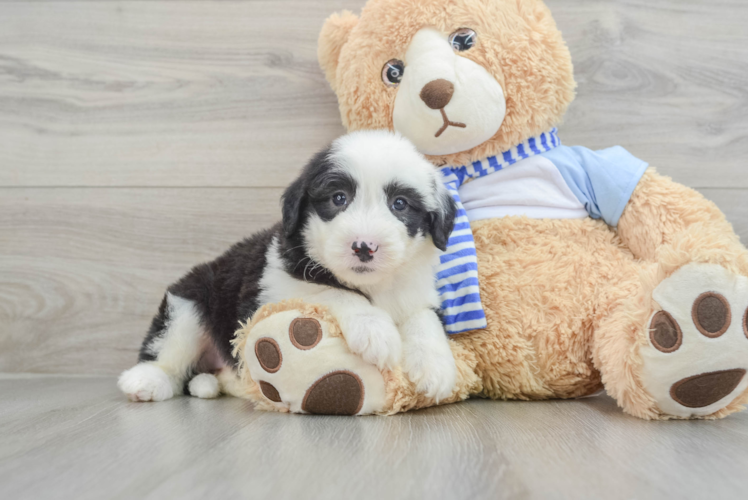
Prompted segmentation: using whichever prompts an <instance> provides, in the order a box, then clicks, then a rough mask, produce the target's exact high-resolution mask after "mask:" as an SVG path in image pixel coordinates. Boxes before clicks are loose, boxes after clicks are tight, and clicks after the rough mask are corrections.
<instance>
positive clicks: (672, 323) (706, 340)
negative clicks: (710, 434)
mask: <svg viewBox="0 0 748 500" xmlns="http://www.w3.org/2000/svg"><path fill="white" fill-rule="evenodd" d="M652 297H653V298H654V300H655V301H656V302H657V303H658V304H659V305H660V306H661V307H662V310H661V311H656V312H654V314H653V315H652V317H651V319H650V324H649V339H648V344H647V345H646V346H645V347H643V348H642V351H641V354H642V360H643V363H644V366H643V368H644V370H643V379H642V382H643V383H644V386H645V387H646V389H647V391H648V392H649V393H650V394H651V395H652V397H653V398H654V399H655V400H656V404H657V406H658V407H659V410H660V411H661V412H662V413H664V414H667V415H671V416H674V417H681V418H693V417H706V416H710V415H713V414H714V413H716V412H718V411H720V410H722V409H723V408H725V407H727V406H728V405H729V404H730V403H732V402H733V401H735V400H736V399H737V398H738V397H739V396H741V395H743V393H744V392H745V391H746V388H747V387H748V376H747V375H746V371H748V278H746V277H743V276H738V275H734V274H732V273H730V272H729V271H727V270H726V269H724V268H723V267H721V266H718V265H714V264H688V265H686V266H684V267H682V268H680V269H679V270H678V271H676V272H675V273H673V274H672V275H671V276H670V277H668V278H667V279H665V280H663V281H662V282H661V283H660V284H659V285H658V286H657V288H655V290H654V293H653V294H652Z"/></svg>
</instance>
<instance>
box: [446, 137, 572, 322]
mask: <svg viewBox="0 0 748 500" xmlns="http://www.w3.org/2000/svg"><path fill="white" fill-rule="evenodd" d="M556 132H557V131H556V129H555V128H554V129H552V130H551V131H550V132H544V133H542V134H540V135H539V136H536V137H531V138H530V139H528V140H527V141H525V142H523V143H522V144H518V145H517V146H515V147H513V148H511V149H510V150H509V151H505V152H503V153H502V154H501V155H497V156H489V157H488V158H486V159H484V160H481V161H475V162H473V163H472V164H471V165H468V166H464V165H463V166H461V167H444V168H442V169H441V174H442V182H443V183H444V185H445V186H446V187H447V190H448V191H449V192H450V193H451V194H452V197H453V198H454V200H455V202H456V203H457V216H456V217H455V227H454V229H453V230H452V234H451V235H450V236H449V241H447V251H446V252H444V253H443V254H442V255H441V257H440V262H439V265H438V266H437V268H436V280H437V281H436V286H437V288H438V290H439V298H440V300H441V308H442V312H443V314H444V324H445V328H446V330H447V333H450V334H453V333H461V332H466V331H468V330H479V329H482V328H485V327H486V326H487V324H486V314H485V312H483V305H482V304H481V301H480V289H479V285H478V256H477V254H476V252H475V240H474V239H473V231H472V230H471V229H470V222H469V221H468V217H467V213H466V212H465V207H463V206H462V202H461V201H460V193H459V192H458V189H459V187H460V186H462V184H463V183H464V182H465V180H466V179H468V178H476V177H483V176H484V175H488V174H492V173H494V172H497V171H499V170H502V169H504V168H507V167H509V166H511V165H514V164H515V163H517V162H518V161H520V160H524V159H525V158H530V157H531V156H535V155H539V154H542V153H545V152H546V151H550V150H551V149H553V148H555V147H556V146H559V145H560V144H561V141H560V140H559V139H558V136H557V135H556Z"/></svg>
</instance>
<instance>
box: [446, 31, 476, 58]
mask: <svg viewBox="0 0 748 500" xmlns="http://www.w3.org/2000/svg"><path fill="white" fill-rule="evenodd" d="M476 37H477V35H476V34H475V31H473V30H471V29H470V28H460V29H458V30H457V31H455V32H454V33H452V34H451V35H449V44H450V45H452V48H453V49H455V50H456V51H458V52H463V51H465V50H470V49H471V48H472V47H473V45H475V38H476Z"/></svg>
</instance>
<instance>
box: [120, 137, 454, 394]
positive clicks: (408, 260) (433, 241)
mask: <svg viewBox="0 0 748 500" xmlns="http://www.w3.org/2000/svg"><path fill="white" fill-rule="evenodd" d="M455 210H456V208H455V203H454V201H453V200H452V197H451V196H450V195H449V193H448V192H447V191H446V189H445V188H444V187H443V186H442V184H441V182H439V180H438V178H437V174H436V169H434V167H433V166H432V165H431V164H430V163H429V162H428V161H427V160H426V159H425V158H423V156H421V155H420V154H419V153H418V152H417V151H416V149H415V147H414V146H413V145H412V144H411V143H410V142H408V141H407V140H406V139H404V138H403V137H401V136H399V135H395V134H391V133H389V132H385V131H369V132H355V133H352V134H349V135H346V136H343V137H341V138H339V139H337V140H336V141H335V142H333V143H332V145H331V146H330V147H329V148H327V149H325V150H324V151H322V152H320V153H318V154H317V155H316V156H315V157H314V158H313V159H312V160H311V161H310V162H309V164H308V165H307V166H306V168H305V169H304V170H303V172H302V173H301V176H300V177H299V178H298V179H297V180H296V181H295V182H294V183H293V184H291V186H290V187H289V188H288V189H287V190H286V192H285V194H284V195H283V222H282V223H280V224H277V225H276V226H274V227H272V228H270V229H268V230H265V231H263V232H260V233H258V234H255V235H254V236H252V237H250V238H248V239H246V240H244V241H242V242H240V243H237V244H236V245H234V246H233V247H232V248H231V249H229V250H228V251H227V252H226V253H224V254H223V255H222V256H220V257H219V258H217V259H216V260H214V261H212V262H209V263H207V264H202V265H199V266H197V267H195V268H194V269H192V271H190V273H189V274H187V275H186V276H184V277H183V278H182V279H180V280H179V281H177V282H176V283H175V284H173V285H171V286H170V287H169V288H168V290H167V292H166V295H165V296H164V299H163V301H162V303H161V307H160V309H159V312H158V314H157V315H156V317H155V318H154V319H153V323H152V325H151V328H150V330H149V331H148V334H147V335H146V338H145V340H144V341H143V345H142V348H141V350H140V357H139V362H138V364H137V365H136V366H134V367H133V368H131V369H129V370H127V371H125V372H124V373H122V375H121V376H120V378H119V387H120V389H121V390H122V391H123V392H124V393H125V394H127V395H128V397H129V398H130V399H132V400H135V401H162V400H165V399H168V398H170V397H172V396H173V395H174V394H175V393H179V392H182V391H183V390H186V391H188V392H189V393H191V394H192V395H194V396H199V397H215V396H217V395H218V393H219V392H221V391H223V392H225V393H229V394H232V393H234V394H235V393H236V392H237V391H236V390H235V387H236V385H235V384H236V378H235V373H234V367H235V365H236V360H235V359H234V358H233V357H232V355H231V344H230V341H231V339H232V338H233V336H234V332H235V331H236V329H237V328H238V327H239V322H240V321H242V322H244V321H247V319H248V318H250V317H251V316H252V314H253V313H254V312H255V311H256V310H257V309H258V308H259V307H261V306H262V305H264V304H268V303H273V302H279V301H281V300H285V299H292V298H301V299H303V300H305V301H306V302H308V303H314V304H321V305H325V306H327V307H328V308H329V310H330V312H331V313H332V314H333V315H334V316H335V317H336V318H337V320H338V322H339V323H340V326H341V328H342V331H343V334H344V336H345V339H346V341H347V343H348V346H349V347H350V349H351V350H352V351H353V352H355V353H358V354H360V355H361V356H362V357H363V359H364V360H366V361H368V362H370V363H372V364H375V365H377V366H378V367H379V368H384V367H392V366H395V365H396V364H397V363H398V362H399V360H400V356H401V352H403V362H402V366H403V369H404V370H405V372H406V373H407V374H408V376H409V378H410V379H411V380H412V381H413V382H414V383H415V384H416V386H417V389H418V390H419V391H420V392H423V393H425V394H426V395H428V396H430V397H435V398H437V399H441V398H445V397H447V396H448V395H449V394H450V393H451V392H452V390H453V387H454V384H455V377H456V368H455V362H454V359H453V357H452V353H451V350H450V348H449V345H448V342H447V338H446V335H445V333H444V329H443V326H442V324H441V322H440V320H439V317H438V316H437V313H436V312H435V311H436V310H437V309H438V307H439V301H438V294H437V291H436V288H435V278H434V270H433V266H434V264H435V263H436V262H437V261H438V255H439V252H438V249H441V250H444V249H445V247H446V245H447V239H448V238H449V234H450V233H451V231H452V227H453V225H454V216H455ZM188 381H189V383H187V382H188Z"/></svg>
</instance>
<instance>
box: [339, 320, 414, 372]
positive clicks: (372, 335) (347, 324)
mask: <svg viewBox="0 0 748 500" xmlns="http://www.w3.org/2000/svg"><path fill="white" fill-rule="evenodd" d="M340 326H341V327H342V329H343V335H344V336H345V340H346V341H347V342H348V347H349V348H350V349H351V351H353V352H355V353H356V354H359V355H361V357H362V358H363V359H364V361H366V362H367V363H371V364H373V365H376V366H377V368H379V369H380V370H381V369H383V368H392V367H394V366H395V365H397V363H398V362H399V361H400V352H401V350H402V342H401V340H400V332H399V331H398V330H397V327H396V326H395V322H394V321H392V318H390V316H389V315H388V314H387V313H385V312H384V311H379V310H377V309H373V310H372V311H367V312H364V313H359V314H351V315H349V316H347V317H345V318H340Z"/></svg>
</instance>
